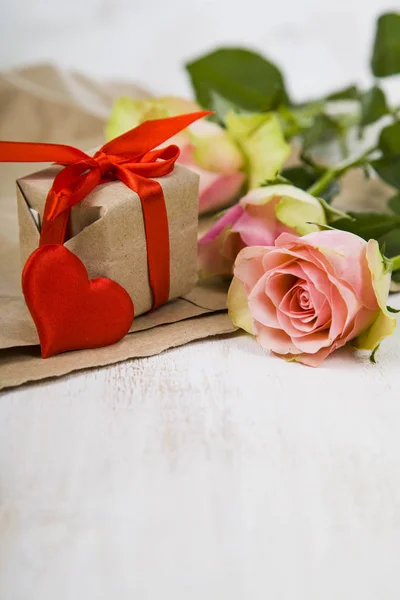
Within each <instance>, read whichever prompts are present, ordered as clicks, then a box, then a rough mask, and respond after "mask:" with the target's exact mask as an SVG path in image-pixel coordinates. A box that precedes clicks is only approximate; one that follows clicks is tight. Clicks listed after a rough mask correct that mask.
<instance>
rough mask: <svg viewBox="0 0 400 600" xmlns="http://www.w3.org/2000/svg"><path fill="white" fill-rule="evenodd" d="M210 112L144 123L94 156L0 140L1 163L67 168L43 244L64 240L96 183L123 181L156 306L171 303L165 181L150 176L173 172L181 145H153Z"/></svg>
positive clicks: (54, 192) (50, 203) (50, 202)
mask: <svg viewBox="0 0 400 600" xmlns="http://www.w3.org/2000/svg"><path fill="white" fill-rule="evenodd" d="M209 114H211V113H210V112H208V111H202V112H195V113H191V114H187V115H180V116H177V117H169V118H167V119H157V120H153V121H146V122H145V123H142V124H141V125H139V126H138V127H136V128H135V129H131V130H130V131H127V132H126V133H124V134H123V135H121V136H119V137H117V138H115V139H113V140H111V141H110V142H108V143H107V144H105V145H104V146H102V148H100V150H98V151H97V152H96V154H95V155H94V156H93V157H91V156H89V155H88V154H86V153H85V152H82V151H81V150H78V149H77V148H74V147H73V146H65V145H62V144H44V143H35V142H32V143H30V142H0V162H57V163H59V164H62V165H64V166H65V168H64V169H63V170H62V171H60V172H59V173H58V174H57V176H56V177H55V179H54V182H53V185H52V187H51V189H50V191H49V193H48V195H47V199H46V205H45V210H44V215H43V226H42V230H41V234H40V246H45V245H48V244H63V243H64V241H65V234H66V228H67V225H68V219H69V214H70V210H71V208H72V207H73V206H74V205H75V204H77V203H78V202H80V201H81V200H83V198H85V196H87V194H89V193H90V192H91V191H92V190H93V189H94V188H95V187H96V186H97V185H100V184H102V183H106V182H109V181H114V180H120V181H122V182H123V183H124V184H125V185H127V186H128V187H129V188H131V189H132V190H133V191H134V192H136V193H137V194H138V196H139V198H140V200H141V204H142V210H143V218H144V226H145V234H146V244H147V261H148V268H149V279H150V286H151V289H152V292H153V308H157V307H158V306H160V305H161V304H164V303H165V302H167V300H168V298H169V283H170V264H169V263H170V253H169V231H168V217H167V211H166V207H165V199H164V194H163V191H162V187H161V185H160V184H159V183H158V182H157V181H154V180H153V179H151V178H152V177H163V176H164V175H168V173H171V172H172V171H173V168H174V164H175V161H176V160H177V159H178V157H179V148H178V146H175V145H170V146H167V147H165V148H161V149H155V148H157V147H158V146H159V145H160V144H162V143H164V142H165V141H166V140H168V139H169V138H171V137H172V136H173V135H175V134H177V133H179V131H181V130H182V129H185V128H186V127H187V126H188V125H190V124H191V123H193V122H194V121H197V119H200V118H201V117H204V116H206V115H209Z"/></svg>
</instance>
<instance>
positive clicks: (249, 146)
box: [225, 112, 290, 188]
mask: <svg viewBox="0 0 400 600" xmlns="http://www.w3.org/2000/svg"><path fill="white" fill-rule="evenodd" d="M225 124H226V128H227V131H228V133H229V135H231V136H232V138H233V139H234V140H235V141H236V142H237V143H238V145H239V147H240V148H241V150H242V152H243V153H244V156H245V160H246V167H247V171H248V176H249V186H250V188H256V187H258V186H259V185H261V184H262V183H264V181H266V180H268V179H273V178H274V177H275V176H276V173H278V172H279V171H280V170H281V169H282V166H283V164H284V162H285V161H286V159H287V158H288V156H289V154H290V147H289V144H288V143H287V142H286V141H285V138H284V135H283V132H282V129H281V126H280V123H279V120H278V118H277V117H276V116H275V115H273V114H271V113H260V114H250V115H248V114H237V113H234V112H229V113H228V114H227V115H226V119H225Z"/></svg>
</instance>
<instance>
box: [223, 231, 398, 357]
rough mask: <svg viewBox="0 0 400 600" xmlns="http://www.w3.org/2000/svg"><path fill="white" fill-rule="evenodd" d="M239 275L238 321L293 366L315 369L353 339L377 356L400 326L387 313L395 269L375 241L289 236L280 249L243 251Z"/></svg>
mask: <svg viewBox="0 0 400 600" xmlns="http://www.w3.org/2000/svg"><path fill="white" fill-rule="evenodd" d="M234 275H235V277H234V279H233V281H232V284H231V287H230V290H229V295H228V309H229V313H230V315H231V318H232V320H233V322H234V323H235V324H236V325H237V326H238V327H241V328H243V329H245V330H246V331H249V332H250V333H253V334H255V335H256V336H257V340H258V342H259V343H260V344H261V346H262V347H263V348H266V349H268V350H272V352H274V353H275V354H277V355H279V356H281V357H284V358H286V359H288V360H294V361H298V362H302V363H304V364H306V365H310V366H314V367H316V366H318V365H319V364H320V363H321V362H322V361H323V360H324V359H325V358H326V357H327V356H328V355H329V354H331V352H333V351H334V350H336V349H337V348H340V347H341V346H344V345H345V344H346V343H347V342H348V341H350V340H353V339H355V338H357V340H356V347H357V348H359V349H367V350H375V349H376V348H377V347H378V346H379V344H380V342H381V341H382V340H383V339H384V338H385V337H386V336H387V335H389V334H391V333H392V332H393V330H394V328H395V326H396V320H395V318H394V317H393V315H391V314H390V313H389V312H388V311H387V308H386V302H387V297H388V292H389V285H390V270H389V269H388V268H387V265H386V263H385V260H384V259H383V257H382V255H381V253H380V251H379V246H378V243H377V242H376V241H375V240H370V241H369V242H368V243H367V242H365V241H364V240H363V239H361V238H359V237H358V236H356V235H354V234H352V233H348V232H344V231H334V230H331V231H321V232H316V233H310V234H308V235H305V236H304V237H302V238H299V237H296V236H294V235H291V234H287V233H284V234H282V235H281V236H280V237H279V238H278V239H277V240H276V241H275V245H274V246H268V247H264V246H253V247H250V248H245V249H244V250H242V251H241V252H240V253H239V255H238V257H237V259H236V263H235V268H234Z"/></svg>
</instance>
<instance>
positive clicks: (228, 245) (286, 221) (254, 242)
mask: <svg viewBox="0 0 400 600" xmlns="http://www.w3.org/2000/svg"><path fill="white" fill-rule="evenodd" d="M312 223H319V224H321V225H325V224H326V218H325V212H324V209H323V207H322V205H321V204H320V202H319V201H318V200H317V199H316V198H314V196H311V195H310V194H308V193H307V192H304V191H303V190H301V189H299V188H296V187H294V186H293V185H287V184H278V185H270V186H265V187H261V188H257V189H254V190H251V191H250V192H249V193H248V194H247V195H246V196H244V197H243V198H242V199H241V200H240V202H239V203H238V204H236V205H235V206H233V207H232V208H230V209H228V210H227V211H226V213H225V214H224V215H223V216H222V217H221V218H219V219H218V220H217V221H216V223H215V224H214V225H213V227H211V229H210V230H209V231H208V233H206V235H205V236H203V237H202V238H201V239H200V240H199V245H198V254H199V270H200V274H201V275H202V276H203V277H208V276H210V275H231V274H232V270H233V263H234V262H235V259H236V256H237V254H238V252H239V251H240V250H242V249H243V248H245V247H246V246H271V245H273V244H274V242H275V240H276V238H277V237H279V235H280V234H281V233H284V232H287V233H294V234H299V235H305V234H306V233H310V232H312V231H317V230H318V227H317V226H315V225H313V224H312Z"/></svg>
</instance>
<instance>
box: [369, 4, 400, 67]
mask: <svg viewBox="0 0 400 600" xmlns="http://www.w3.org/2000/svg"><path fill="white" fill-rule="evenodd" d="M371 69H372V72H373V74H374V75H375V77H388V76H389V75H395V74H396V73H400V14H398V13H386V14H383V15H381V16H380V17H379V19H378V22H377V28H376V34H375V42H374V49H373V52H372V59H371Z"/></svg>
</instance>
